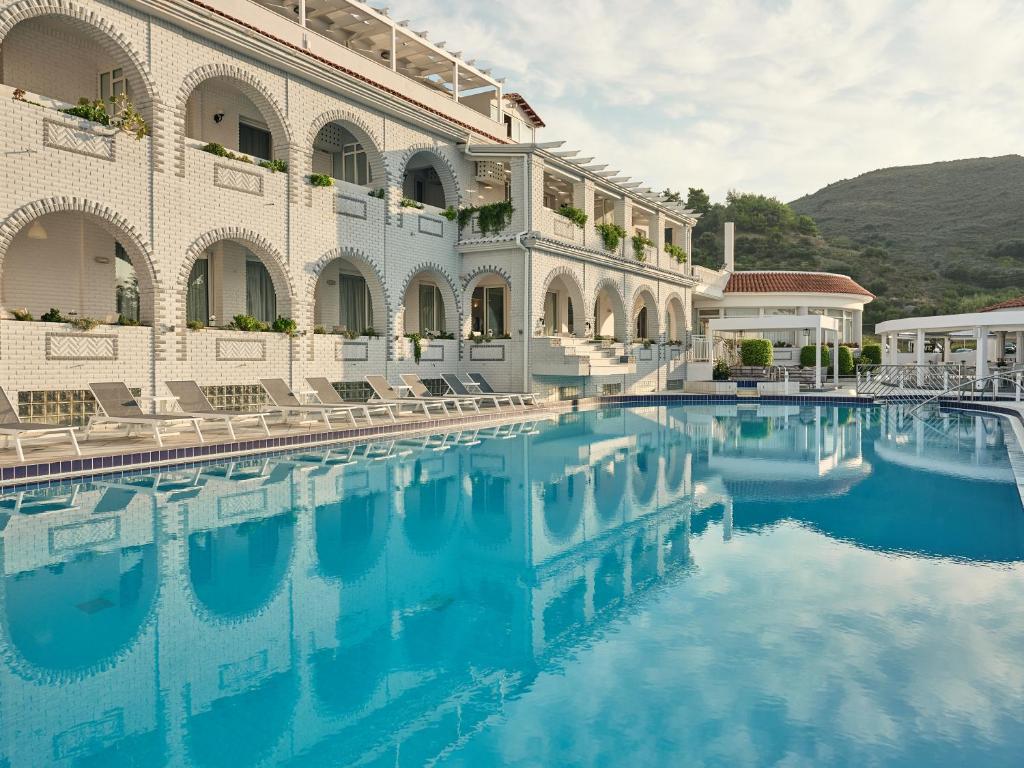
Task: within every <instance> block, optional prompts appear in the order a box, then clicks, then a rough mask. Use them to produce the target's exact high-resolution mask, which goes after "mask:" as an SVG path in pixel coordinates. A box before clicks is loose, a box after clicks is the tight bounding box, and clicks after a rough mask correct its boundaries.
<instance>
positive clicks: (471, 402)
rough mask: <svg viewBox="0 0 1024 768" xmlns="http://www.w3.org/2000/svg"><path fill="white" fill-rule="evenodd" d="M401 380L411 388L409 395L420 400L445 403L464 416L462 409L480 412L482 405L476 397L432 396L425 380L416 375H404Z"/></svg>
mask: <svg viewBox="0 0 1024 768" xmlns="http://www.w3.org/2000/svg"><path fill="white" fill-rule="evenodd" d="M400 378H401V379H402V383H404V384H405V386H407V387H408V388H409V393H410V394H411V395H412V396H413V397H415V398H417V399H418V400H436V401H437V402H443V403H444V404H445V405H453V406H455V410H457V411H458V412H459V415H460V416H461V415H462V407H463V406H464V405H465V406H470V407H472V408H473V410H474V411H476V412H477V413H479V412H480V403H478V402H477V400H476V398H475V397H472V396H471V397H449V396H448V395H431V394H430V390H429V389H427V385H426V384H424V383H423V380H422V379H421V378H420V377H419V376H418V375H416V374H415V373H403V374H402V375H401V376H400Z"/></svg>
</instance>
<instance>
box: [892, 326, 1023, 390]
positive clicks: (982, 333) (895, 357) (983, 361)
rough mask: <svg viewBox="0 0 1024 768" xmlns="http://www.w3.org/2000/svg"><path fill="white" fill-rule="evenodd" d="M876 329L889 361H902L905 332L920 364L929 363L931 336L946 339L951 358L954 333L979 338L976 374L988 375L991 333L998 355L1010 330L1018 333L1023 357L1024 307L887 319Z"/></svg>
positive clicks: (945, 351)
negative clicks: (900, 348) (926, 357)
mask: <svg viewBox="0 0 1024 768" xmlns="http://www.w3.org/2000/svg"><path fill="white" fill-rule="evenodd" d="M875 332H876V333H877V334H878V335H879V336H881V337H882V362H883V363H884V364H886V365H896V364H898V362H899V351H898V349H897V341H898V340H899V338H900V337H901V336H903V337H911V338H913V339H914V341H915V343H914V353H915V364H916V365H924V364H925V360H924V346H925V340H926V339H927V338H929V337H930V338H932V339H936V338H938V339H941V340H942V347H941V349H942V362H947V356H948V354H949V339H950V337H953V336H961V337H965V338H971V339H974V340H975V341H976V342H977V349H976V350H975V353H974V361H975V363H974V364H975V369H976V374H975V375H976V376H977V377H978V378H983V377H984V376H986V375H988V363H989V359H988V339H989V337H990V336H991V335H994V336H995V339H996V349H997V354H996V357H997V358H1000V357H1002V355H1003V350H1004V349H1005V347H1006V337H1007V334H1011V333H1012V334H1014V336H1015V341H1016V344H1017V360H1018V361H1020V355H1021V351H1022V350H1024V309H1007V310H996V311H991V312H969V313H965V314H962V315H932V316H931V317H908V318H905V319H902V320H886V321H885V322H884V323H879V324H878V325H876V326H875Z"/></svg>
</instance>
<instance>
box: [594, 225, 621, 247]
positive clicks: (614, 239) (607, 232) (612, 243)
mask: <svg viewBox="0 0 1024 768" xmlns="http://www.w3.org/2000/svg"><path fill="white" fill-rule="evenodd" d="M594 229H596V230H597V234H599V235H600V236H601V243H602V244H603V245H604V249H605V250H606V251H609V252H611V253H614V252H615V251H616V250H618V247H619V243H621V242H622V240H623V238H624V237H625V236H626V230H624V229H623V228H622V227H620V226H619V225H618V224H597V225H595V226H594Z"/></svg>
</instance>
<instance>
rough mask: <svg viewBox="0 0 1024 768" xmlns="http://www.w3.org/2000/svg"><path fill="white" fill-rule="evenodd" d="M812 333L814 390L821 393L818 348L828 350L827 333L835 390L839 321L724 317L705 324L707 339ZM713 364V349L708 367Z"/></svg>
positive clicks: (819, 317) (798, 317) (821, 317)
mask: <svg viewBox="0 0 1024 768" xmlns="http://www.w3.org/2000/svg"><path fill="white" fill-rule="evenodd" d="M804 330H806V331H813V332H814V347H815V349H814V388H815V389H821V382H822V376H821V347H822V345H823V344H825V345H826V346H827V342H826V341H825V338H824V337H825V334H826V332H831V334H832V339H833V342H832V346H833V352H832V370H833V374H834V381H835V384H836V386H838V385H839V320H838V319H837V318H834V317H828V316H826V315H761V316H759V317H725V318H719V319H715V320H709V321H708V335H710V336H715V335H716V334H718V333H744V332H748V331H752V332H755V333H760V332H764V331H804ZM714 363H715V353H714V348H712V351H711V364H712V366H713V365H714Z"/></svg>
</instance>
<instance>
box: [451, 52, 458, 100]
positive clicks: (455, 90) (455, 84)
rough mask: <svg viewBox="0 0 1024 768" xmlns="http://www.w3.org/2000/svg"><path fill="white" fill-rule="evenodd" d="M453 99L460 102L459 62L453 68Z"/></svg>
mask: <svg viewBox="0 0 1024 768" xmlns="http://www.w3.org/2000/svg"><path fill="white" fill-rule="evenodd" d="M452 98H453V99H455V101H458V100H459V62H457V61H456V62H455V65H454V67H452Z"/></svg>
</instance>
